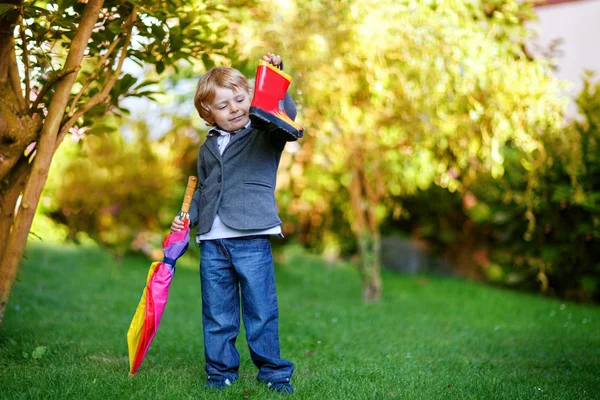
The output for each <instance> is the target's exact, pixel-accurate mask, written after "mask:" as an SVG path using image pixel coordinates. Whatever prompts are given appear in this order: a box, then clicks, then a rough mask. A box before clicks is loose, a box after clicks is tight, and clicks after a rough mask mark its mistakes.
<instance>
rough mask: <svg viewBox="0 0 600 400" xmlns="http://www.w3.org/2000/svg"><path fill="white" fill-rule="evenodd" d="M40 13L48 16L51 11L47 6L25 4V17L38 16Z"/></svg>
mask: <svg viewBox="0 0 600 400" xmlns="http://www.w3.org/2000/svg"><path fill="white" fill-rule="evenodd" d="M40 14H41V15H46V16H48V15H50V14H51V12H50V11H48V10H46V9H45V8H42V7H38V6H33V5H29V4H26V5H24V6H23V15H25V17H27V18H30V17H37V16H38V15H40Z"/></svg>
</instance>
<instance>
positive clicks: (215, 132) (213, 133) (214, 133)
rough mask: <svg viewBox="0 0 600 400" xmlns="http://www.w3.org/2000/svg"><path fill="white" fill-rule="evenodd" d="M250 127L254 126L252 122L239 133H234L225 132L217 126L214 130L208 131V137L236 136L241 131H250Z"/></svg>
mask: <svg viewBox="0 0 600 400" xmlns="http://www.w3.org/2000/svg"><path fill="white" fill-rule="evenodd" d="M250 125H252V121H250V120H249V121H248V123H247V124H246V125H245V126H244V127H243V128H240V129H238V130H237V131H233V132H229V131H225V130H223V129H221V128H219V127H218V126H216V125H215V126H213V127H212V128H210V129H209V130H208V133H207V135H208V136H220V135H225V134H229V135H235V134H236V133H238V132H239V131H243V130H244V129H248V128H249V127H250Z"/></svg>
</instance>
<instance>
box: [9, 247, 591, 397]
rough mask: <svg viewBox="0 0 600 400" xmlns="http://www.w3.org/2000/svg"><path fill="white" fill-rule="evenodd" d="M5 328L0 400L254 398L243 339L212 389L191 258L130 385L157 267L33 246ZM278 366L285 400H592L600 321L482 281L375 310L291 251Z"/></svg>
mask: <svg viewBox="0 0 600 400" xmlns="http://www.w3.org/2000/svg"><path fill="white" fill-rule="evenodd" d="M27 255H28V258H27V259H26V260H24V262H23V265H22V267H21V270H20V273H19V281H18V282H17V284H16V286H15V288H14V291H13V295H12V297H11V302H10V304H9V307H8V310H7V315H6V319H5V321H4V324H3V326H2V328H1V329H0V381H1V382H2V385H0V397H1V398H7V399H8V398H10V399H15V398H57V399H58V398H60V399H64V398H76V399H82V398H85V399H94V398H98V399H106V398H115V399H121V398H132V399H148V398H166V399H170V398H173V399H175V398H177V399H179V398H213V397H216V398H223V399H234V398H235V399H239V398H255V399H262V398H268V397H269V396H272V395H271V394H270V393H268V392H267V390H266V389H265V388H264V387H263V386H262V385H260V384H259V383H258V382H256V380H255V377H256V373H257V370H256V368H255V367H254V365H253V364H252V362H251V360H250V357H249V354H248V350H247V346H246V341H245V338H244V334H243V333H242V335H240V338H239V339H238V349H239V350H240V353H241V356H242V365H241V367H240V380H239V381H238V382H236V383H235V384H234V385H233V386H232V387H231V388H229V389H227V390H225V391H224V392H222V393H218V394H215V393H212V392H207V391H205V390H204V389H203V384H204V380H205V373H204V371H203V347H202V346H203V344H202V343H203V342H202V327H201V297H200V284H199V277H198V272H197V268H198V267H197V259H194V258H193V257H192V258H189V259H188V260H186V266H185V268H179V269H178V270H177V273H176V274H175V278H174V280H173V284H172V286H171V294H170V298H169V304H168V305H167V308H166V311H165V314H164V317H163V321H162V324H161V327H160V329H159V331H158V333H157V335H156V337H155V340H154V342H153V344H152V346H151V348H150V351H149V353H148V355H147V357H146V360H145V361H144V363H143V364H142V366H141V368H140V370H139V372H138V374H137V375H136V377H135V378H134V379H130V378H128V376H127V375H128V359H127V345H126V339H125V335H126V332H127V329H128V327H129V323H130V321H131V318H132V316H133V313H134V311H135V307H136V306H137V302H138V301H139V297H140V295H141V292H142V289H143V286H144V282H145V276H146V273H147V269H148V267H149V265H150V262H149V261H148V260H147V259H145V258H143V257H126V258H125V259H123V260H114V259H113V258H111V257H110V256H109V255H108V254H107V253H105V252H104V251H102V250H101V249H99V248H85V247H84V248H82V247H74V246H71V247H65V246H63V247H52V246H45V245H41V244H35V245H32V246H30V247H29V249H28V251H27ZM276 259H277V261H278V264H277V266H276V275H277V281H278V282H277V283H278V295H279V305H280V314H281V317H280V336H281V347H282V356H283V357H285V358H287V359H290V360H292V361H293V362H294V363H295V364H296V372H295V374H294V385H295V387H296V393H295V394H294V395H293V396H291V398H303V399H304V398H318V399H379V398H410V399H413V398H417V399H433V398H440V397H444V398H457V399H462V398H552V399H554V398H556V399H559V398H560V399H585V398H590V399H591V398H593V397H594V396H595V395H594V393H596V391H595V390H596V389H594V388H595V387H598V385H599V384H600V378H599V376H600V365H599V360H600V330H599V323H598V321H600V310H599V309H598V308H597V307H591V306H582V305H576V304H571V303H564V302H561V301H559V300H555V299H547V298H542V297H539V296H535V295H525V294H520V293H514V292H509V291H505V290H499V289H495V288H490V287H485V286H482V285H480V284H477V283H473V282H463V281H459V280H455V279H448V278H438V277H426V276H421V277H406V276H401V275H397V274H392V273H384V285H385V291H384V297H383V300H382V302H381V303H380V304H376V305H365V304H363V303H362V302H361V301H360V298H359V297H360V280H359V277H358V273H357V272H356V271H355V270H354V268H353V267H352V266H351V265H350V264H339V265H337V266H334V267H328V266H326V265H325V263H323V262H322V261H320V260H319V259H318V258H316V257H313V256H310V255H307V254H305V253H304V252H302V251H301V250H299V249H298V248H297V247H290V248H289V249H288V250H284V251H283V252H281V253H279V254H277V256H276Z"/></svg>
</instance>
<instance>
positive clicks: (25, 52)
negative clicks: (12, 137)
mask: <svg viewBox="0 0 600 400" xmlns="http://www.w3.org/2000/svg"><path fill="white" fill-rule="evenodd" d="M19 33H20V35H21V42H23V48H22V51H23V54H22V57H23V69H24V70H25V109H28V108H29V93H30V91H31V83H30V81H29V50H27V35H25V20H24V19H23V17H21V23H20V25H19Z"/></svg>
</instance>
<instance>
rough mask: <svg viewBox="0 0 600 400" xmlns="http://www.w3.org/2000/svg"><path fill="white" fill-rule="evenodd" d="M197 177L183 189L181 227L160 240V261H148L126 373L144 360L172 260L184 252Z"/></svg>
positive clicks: (129, 335)
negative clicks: (182, 226)
mask: <svg viewBox="0 0 600 400" xmlns="http://www.w3.org/2000/svg"><path fill="white" fill-rule="evenodd" d="M197 181H198V179H197V178H196V177H194V176H191V177H190V178H189V179H188V185H187V189H186V192H185V197H184V201H183V206H182V207H181V213H180V214H179V215H180V218H181V220H182V221H183V222H184V225H185V228H184V229H183V230H181V231H179V232H171V233H169V234H168V235H167V236H166V237H165V240H163V243H162V245H163V254H164V258H163V260H162V261H157V262H154V263H152V265H151V266H150V270H149V271H148V277H147V278H146V287H145V288H144V291H143V292H142V298H141V299H140V303H139V304H138V307H137V309H136V311H135V315H134V316H133V320H132V321H131V325H130V326H129V331H127V347H128V348H129V367H130V371H129V373H130V374H131V375H133V374H135V373H136V372H137V370H138V368H139V367H140V364H141V363H142V361H143V360H144V357H145V356H146V353H147V352H148V349H149V348H150V343H151V342H152V339H154V335H155V334H156V331H157V330H158V326H159V325H160V319H161V317H162V314H163V311H164V310H165V306H166V304H167V298H168V296H169V286H170V285H171V280H172V279H173V275H174V274H175V262H176V261H177V259H178V258H179V257H181V256H182V255H183V253H185V251H186V250H187V248H188V242H189V239H190V229H189V214H188V212H189V209H190V204H191V202H192V196H193V194H194V190H195V188H196V182H197Z"/></svg>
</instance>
